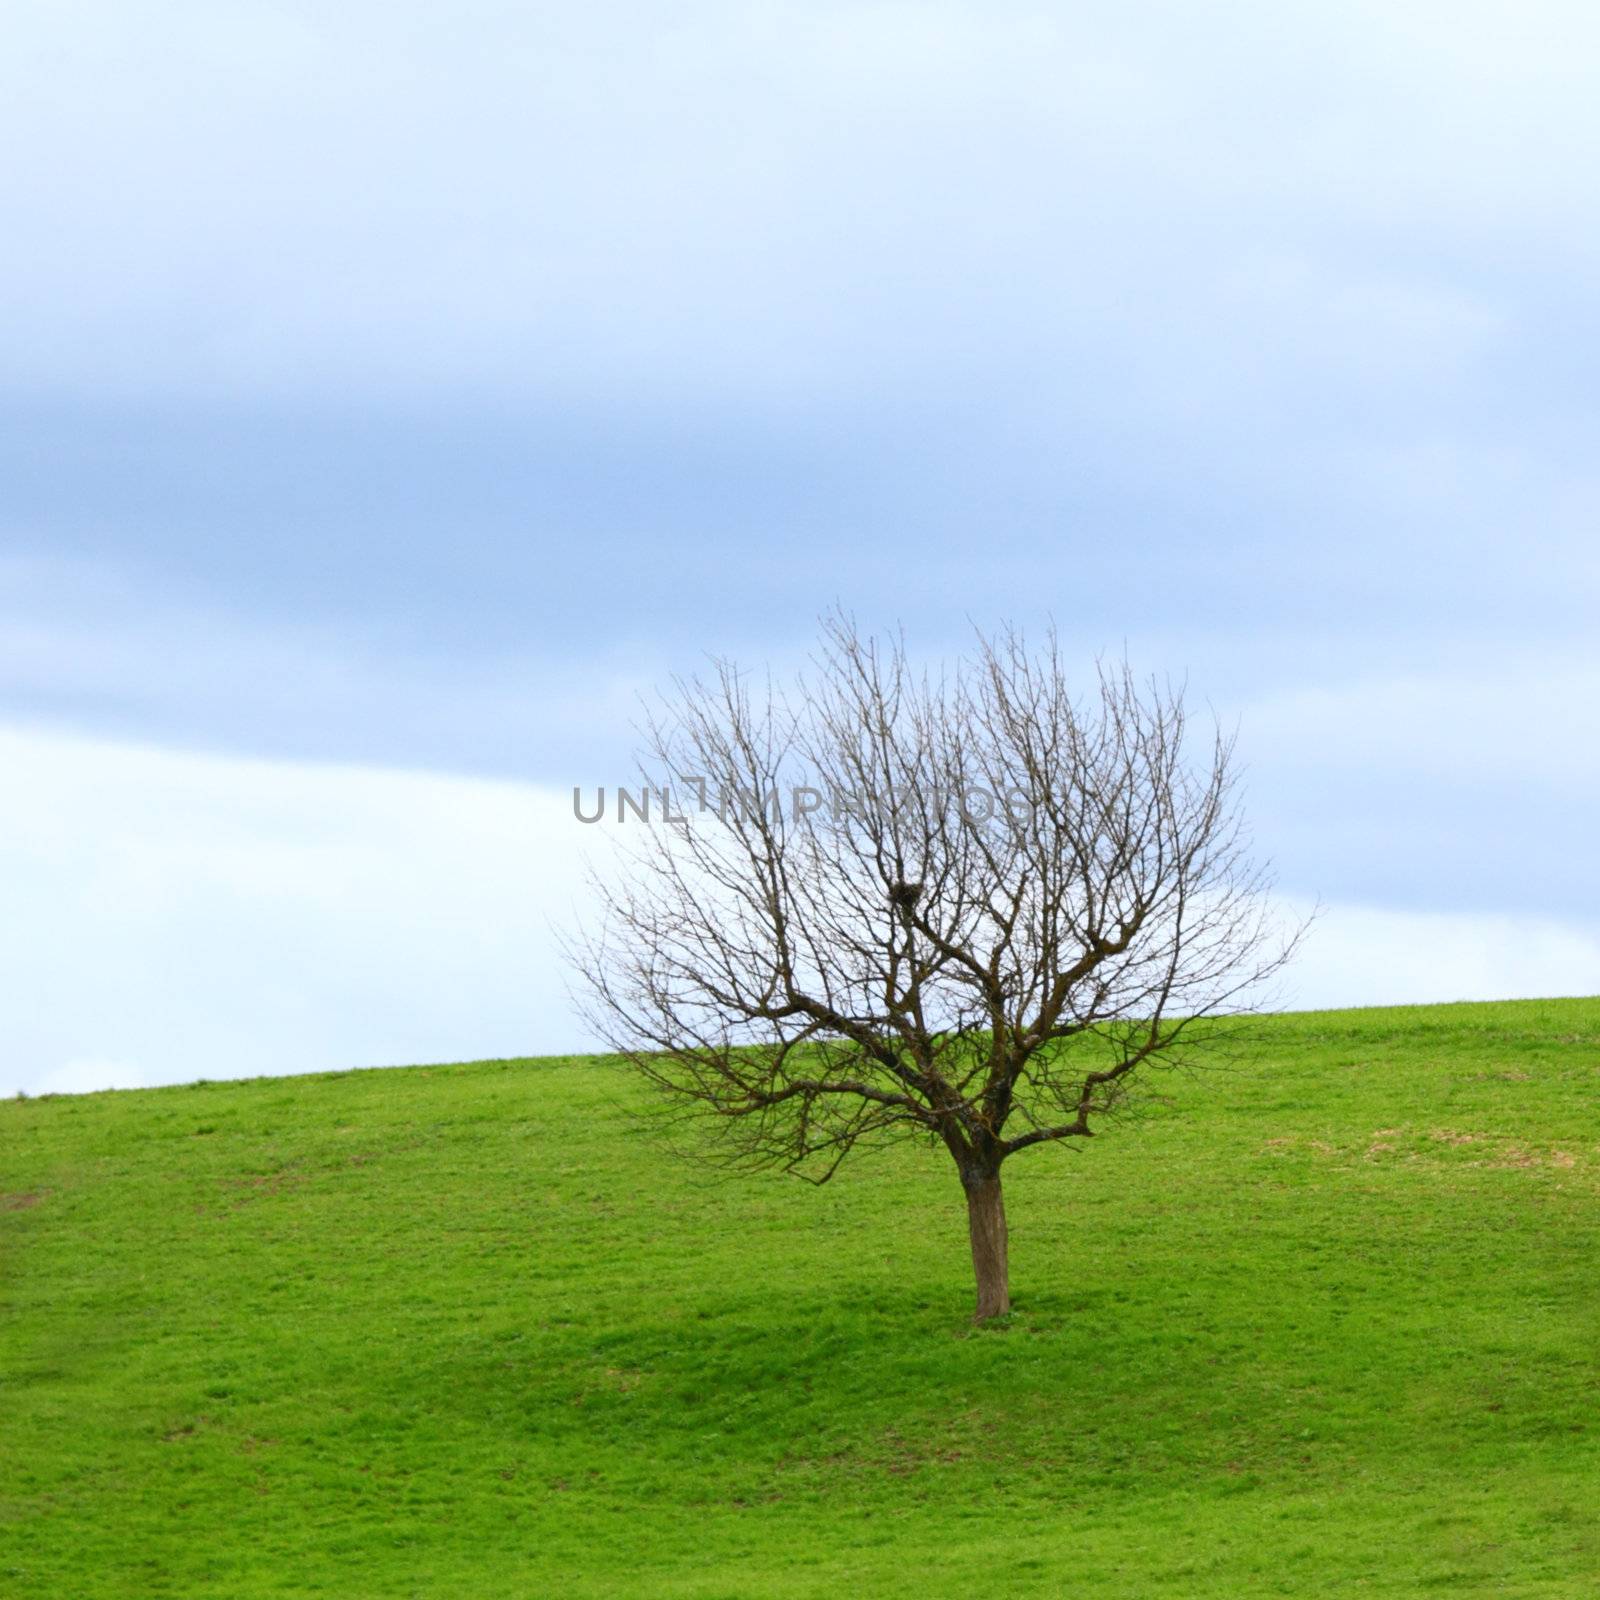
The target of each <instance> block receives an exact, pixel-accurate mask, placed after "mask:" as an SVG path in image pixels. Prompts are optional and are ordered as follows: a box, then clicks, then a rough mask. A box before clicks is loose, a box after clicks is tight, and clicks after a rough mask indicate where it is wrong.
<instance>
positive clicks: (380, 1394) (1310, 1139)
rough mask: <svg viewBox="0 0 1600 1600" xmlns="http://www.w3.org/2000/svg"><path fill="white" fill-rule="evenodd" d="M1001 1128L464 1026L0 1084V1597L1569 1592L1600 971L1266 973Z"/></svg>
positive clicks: (1593, 1307)
mask: <svg viewBox="0 0 1600 1600" xmlns="http://www.w3.org/2000/svg"><path fill="white" fill-rule="evenodd" d="M1165 1087H1166V1089H1167V1091H1168V1093H1169V1094H1170V1097H1171V1104H1170V1107H1169V1108H1168V1109H1167V1110H1165V1111H1163V1112H1161V1113H1160V1114H1158V1115H1155V1116H1153V1117H1151V1118H1149V1119H1147V1120H1144V1121H1141V1122H1138V1123H1134V1124H1129V1125H1126V1126H1123V1127H1119V1128H1117V1129H1115V1130H1114V1131H1111V1132H1109V1133H1108V1134H1106V1135H1104V1136H1103V1137H1101V1138H1099V1139H1096V1140H1094V1141H1092V1142H1091V1143H1089V1144H1087V1145H1086V1146H1085V1147H1083V1148H1082V1149H1081V1150H1077V1151H1066V1150H1044V1151H1033V1152H1030V1153H1028V1154H1027V1155H1025V1156H1022V1157H1019V1158H1018V1159H1017V1160H1016V1161H1015V1162H1014V1163H1012V1164H1011V1165H1010V1166H1009V1167H1008V1168H1007V1184H1008V1202H1009V1207H1010V1212H1011V1224H1012V1235H1013V1240H1012V1272H1013V1290H1014V1294H1015V1298H1016V1301H1017V1306H1018V1310H1017V1312H1016V1314H1015V1315H1014V1317H1013V1318H1012V1319H1011V1320H1010V1323H1009V1325H1006V1326H1001V1327H996V1328H993V1329H986V1330H983V1331H981V1332H979V1331H974V1330H973V1329H971V1328H970V1327H969V1326H968V1325H967V1322H966V1318H967V1315H968V1309H969V1301H970V1293H971V1291H970V1286H969V1281H968V1280H969V1265H968V1261H967V1258H966V1244H965V1218H964V1211H963V1206H962V1202H961V1195H960V1191H959V1189H958V1188H957V1185H956V1183H955V1179H954V1176H953V1173H952V1172H951V1171H949V1170H947V1168H946V1166H945V1164H944V1162H943V1160H942V1158H941V1159H934V1158H933V1157H932V1156H931V1154H930V1153H928V1152H921V1151H914V1150H907V1151H903V1152H897V1153H895V1154H893V1155H891V1156H885V1157H882V1158H877V1159H871V1160H868V1161H866V1162H865V1163H863V1164H861V1165H859V1166H857V1167H856V1168H855V1169H854V1170H853V1171H852V1170H847V1171H846V1172H844V1173H843V1174H841V1176H840V1177H839V1178H838V1179H837V1180H836V1181H835V1183H834V1184H833V1185H831V1186H829V1187H828V1188H825V1189H822V1190H814V1189H811V1188H809V1187H806V1186H805V1185H802V1184H800V1183H797V1182H795V1181H794V1180H792V1179H784V1178H780V1177H763V1178H741V1179H738V1180H733V1181H729V1180H718V1181H715V1182H707V1181H705V1180H703V1179H701V1178H700V1177H698V1176H697V1175H696V1173H695V1172H694V1171H692V1170H691V1169H689V1168H687V1167H685V1166H683V1165H681V1164H679V1163H676V1162H674V1161H672V1160H671V1159H670V1158H669V1157H668V1156H667V1155H666V1154H665V1153H664V1152H663V1151H662V1150H661V1149H659V1148H658V1147H657V1146H656V1145H654V1144H653V1143H650V1142H641V1141H639V1140H638V1139H636V1138H634V1137H632V1136H631V1134H630V1125H629V1121H628V1118H627V1115H626V1112H627V1110H628V1107H629V1106H630V1105H631V1104H636V1103H637V1091H636V1090H635V1088H634V1086H633V1085H632V1083H631V1081H630V1080H629V1079H627V1078H626V1077H624V1076H623V1075H621V1074H620V1073H618V1072H617V1071H616V1070H615V1069H611V1068H608V1067H606V1066H605V1065H603V1064H600V1063H595V1062H590V1061H581V1060H574V1061H562V1060H543V1061H521V1062H484V1063H477V1064H474V1065H469V1066H446V1067H417V1068H411V1069H407V1070H395V1071H384V1072H362V1073H348V1074H339V1075H332V1076H320V1077H302V1078H296V1079H280V1080H273V1081H264V1080H258V1081H254V1082H248V1083H220V1084H205V1085H196V1086H193V1087H188V1088H177V1089H160V1090H151V1091H143V1092H137V1093H118V1094H101V1095H92V1096H83V1097H72V1098H49V1099H43V1100H32V1101H16V1102H7V1103H5V1104H4V1105H0V1191H4V1193H3V1194H0V1251H3V1255H0V1284H3V1290H0V1292H3V1305H0V1319H3V1320H0V1385H3V1387H0V1595H4V1596H6V1597H8V1600H9V1597H33V1596H40V1597H50V1600H97V1597H103V1596H105V1597H109V1596H118V1597H122V1596H140V1597H146V1596H182V1597H185V1600H190V1597H207V1600H209V1597H219V1600H220V1597H227V1600H247V1597H252V1596H266V1595H272V1596H290V1595H294V1596H299V1595H325V1596H337V1597H339V1600H364V1597H368V1596H371V1597H379V1596H382V1597H411V1596H419V1597H424V1596H425V1597H430V1600H432V1597H439V1600H463V1597H476V1596H485V1597H496V1600H500V1597H528V1600H539V1597H544V1596H562V1597H573V1600H583V1597H592V1596H634V1595H638V1596H664V1597H683V1600H688V1597H696V1600H743V1597H747V1596H748V1597H757V1596H783V1597H800V1596H807V1597H810V1596H819V1597H820V1596H834V1595H839V1594H852V1593H853V1594H856V1595H862V1596H885V1597H896V1596H915V1597H917V1600H933V1597H940V1596H956V1595H961V1596H967V1595H972V1594H975V1593H980V1594H981V1593H988V1594H994V1595H997V1596H1007V1597H1011V1596H1057V1595H1062V1594H1072V1595H1075V1596H1077V1595H1087V1596H1129V1597H1135V1596H1137V1597H1143V1596H1151V1595H1154V1596H1160V1595H1172V1596H1183V1597H1190V1596H1230V1597H1233V1596H1241V1595H1251V1596H1254V1595H1307V1596H1319V1597H1320V1596H1328V1595H1346V1594H1350V1595H1354V1594H1360V1595H1417V1594H1423V1593H1428V1592H1435V1591H1438V1592H1449V1593H1468V1594H1472V1593H1479V1594H1484V1595H1495V1596H1506V1595H1512V1596H1524V1595H1527V1596H1532V1595H1591V1594H1594V1593H1595V1592H1597V1591H1600V1524H1597V1515H1600V1191H1597V1185H1600V1119H1597V1117H1596V1102H1597V1095H1600V1000H1569V1001H1550V1002H1545V1001H1529V1002H1517V1003H1507V1004H1495V1005H1462V1006H1440V1007H1428V1008H1417V1009H1397V1010H1376V1011H1352V1012H1337V1013H1334V1012H1327V1013H1319V1014H1307V1015H1299V1016H1289V1017H1282V1018H1277V1019H1273V1020H1272V1021H1271V1022H1270V1023H1267V1024H1265V1025H1263V1028H1262V1031H1261V1033H1260V1035H1259V1039H1258V1042H1257V1043H1256V1044H1255V1045H1254V1046H1253V1048H1252V1049H1251V1051H1250V1053H1249V1054H1248V1056H1246V1057H1244V1058H1243V1059H1241V1060H1239V1061H1238V1062H1237V1063H1236V1064H1235V1065H1234V1066H1233V1067H1232V1068H1231V1069H1230V1070H1229V1071H1227V1072H1225V1073H1217V1074H1212V1075H1207V1076H1205V1077H1203V1078H1193V1079H1183V1080H1174V1081H1169V1082H1168V1083H1167V1084H1166V1085H1165Z"/></svg>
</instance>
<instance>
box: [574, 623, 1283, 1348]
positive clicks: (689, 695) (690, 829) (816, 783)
mask: <svg viewBox="0 0 1600 1600" xmlns="http://www.w3.org/2000/svg"><path fill="white" fill-rule="evenodd" d="M1186 732H1187V725H1186V718H1185V713H1184V707H1183V699H1182V693H1181V691H1179V690H1175V689H1173V688H1171V687H1169V686H1166V685H1163V684H1159V683H1154V682H1152V683H1144V682H1141V681H1139V680H1137V679H1136V678H1135V677H1134V676H1133V675H1132V674H1131V672H1130V671H1129V669H1128V668H1127V666H1126V665H1125V664H1118V665H1112V666H1105V665H1102V667H1101V668H1100V669H1099V670H1098V674H1097V677H1096V678H1095V679H1094V680H1093V681H1092V683H1091V685H1090V688H1089V692H1088V694H1087V695H1086V696H1083V697H1081V698H1080V697H1078V696H1076V695H1074V693H1073V692H1072V688H1071V685H1070V683H1069V679H1068V673H1067V671H1066V668H1065V666H1064V663H1063V661H1062V659H1061V654H1060V649H1059V645H1058V642H1057V640H1056V638H1055V636H1054V635H1053V634H1052V635H1051V636H1049V637H1048V639H1047V640H1046V641H1045V644H1044V646H1043V648H1042V649H1032V648H1030V647H1029V645H1028V643H1027V641H1026V640H1024V638H1023V637H1022V636H1021V635H1020V634H1018V633H1017V632H1015V631H1013V630H1004V631H1002V632H1000V633H998V634H996V635H993V636H983V635H979V636H978V638H977V640H976V644H975V647H974V649H973V651H972V653H971V654H969V655H968V656H967V657H965V658H963V660H962V661H961V662H960V663H958V664H957V665H956V666H954V667H951V668H948V669H943V670H941V671H939V672H937V673H932V672H928V671H918V670H915V669H914V667H913V665H912V663H911V661H910V660H909V659H908V655H907V651H906V648H905V644H904V641H903V639H900V638H894V639H890V640H887V641H879V640H874V639H871V638H864V637H863V636H862V635H861V634H859V633H858V631H857V630H856V628H855V626H854V624H853V623H852V622H851V621H850V620H849V619H847V618H844V617H840V616H835V617H833V618H830V619H828V620H827V621H826V622H825V624H824V633H823V638H822V644H821V647H820V649H819V651H818V653H817V655H816V656H815V658H814V668H813V670H812V671H810V672H808V673H805V674H802V675H801V676H800V677H799V678H798V679H797V680H796V682H795V683H794V684H793V685H791V686H790V687H789V688H787V689H780V688H777V687H775V686H774V685H773V684H772V682H771V681H770V679H769V680H767V681H765V682H764V683H760V684H756V683H753V682H752V680H751V678H750V677H749V676H747V675H745V674H742V673H741V672H739V671H738V670H737V669H736V668H735V667H734V666H733V665H731V664H728V663H717V664H716V666H715V670H714V671H713V672H712V673H711V674H710V675H709V677H708V678H706V679H700V678H695V679H691V680H686V681H685V680H678V681H676V682H675V684H674V688H673V692H672V693H671V694H669V695H668V696H667V697H666V698H665V700H664V702H663V704H662V706H661V708H660V709H659V710H657V711H656V712H654V713H652V714H651V715H650V716H649V717H648V718H647V721H646V723H645V726H644V728H643V733H644V749H643V752H642V755H641V765H640V774H641V785H640V793H639V794H630V797H629V800H630V803H629V804H626V805H624V804H623V803H622V801H621V797H620V796H619V810H620V812H621V814H622V815H623V816H625V817H626V819H627V820H626V822H625V823H624V824H623V825H622V827H621V828H620V829H619V830H618V835H619V836H620V835H626V843H625V849H624V854H625V858H626V866H625V868H624V870H622V871H620V872H619V871H613V872H611V873H609V874H605V875H602V876H601V878H600V879H599V880H598V881H597V887H598V888H599V892H600V894H601V898H602V904H603V907H604V913H603V922H602V925H600V926H598V927H597V928H595V929H593V930H590V931H589V932H587V933H586V934H583V935H580V936H578V937H577V938H576V940H575V941H574V943H573V945H572V946H571V952H570V953H571V955H572V957H573V959H574V960H575V962H576V965H577V969H578V972H579V975H580V977H581V979H582V980H583V982H582V988H583V991H584V993H585V995H586V997H587V1009H588V1012H589V1015H590V1017H591V1018H592V1020H593V1021H594V1023H595V1025H596V1026H597V1027H598V1028H599V1029H600V1031H601V1033H602V1035H603V1036H604V1037H605V1038H607V1039H608V1040H609V1042H610V1043H611V1044H612V1045H613V1047H614V1048H615V1049H616V1050H617V1051H618V1052H619V1053H620V1054H621V1055H622V1056H623V1057H624V1058H625V1059H626V1061H627V1062H628V1063H629V1064H631V1066H632V1067H633V1068H635V1069H636V1070H637V1071H638V1072H639V1073H640V1074H642V1075H643V1077H644V1078H646V1079H647V1080H648V1081H649V1082H650V1083H651V1084H653V1085H654V1086H655V1087H656V1088H657V1089H659V1090H661V1091H663V1092H664V1093H665V1094H666V1095H667V1096H668V1097H669V1098H670V1099H671V1100H672V1101H673V1102H674V1103H675V1104H676V1105H678V1106H679V1107H680V1108H683V1109H686V1110H688V1111H689V1112H691V1113H696V1114H702V1115H703V1118H704V1120H705V1122H706V1124H708V1125H709V1127H710V1128H711V1129H714V1130H716V1131H718V1132H720V1134H721V1135H722V1136H723V1138H724V1140H725V1141H726V1142H725V1144H724V1145H723V1146H722V1149H723V1152H724V1153H725V1154H726V1155H727V1156H729V1157H731V1158H732V1159H734V1160H735V1161H741V1162H753V1163H760V1164H775V1165H779V1166H782V1167H785V1168H787V1169H789V1170H792V1171H796V1172H799V1173H801V1174H802V1175H804V1176H808V1177H811V1178H813V1179H814V1180H816V1181H825V1180H826V1179H827V1178H828V1177H829V1176H831V1175H832V1173H833V1172H834V1170H835V1169H836V1168H837V1166H838V1164H839V1162H840V1161H841V1160H842V1159H843V1157H844V1156H845V1155H847V1154H848V1153H849V1152H850V1151H851V1150H853V1149H855V1148H856V1147H857V1146H858V1145H862V1144H864V1143H865V1142H867V1141H883V1140H889V1139H895V1138H910V1139H917V1140H921V1141H924V1142H926V1143H928V1144H930V1145H932V1146H935V1147H942V1148H943V1149H944V1150H945V1151H947V1152H948V1154H949V1156H950V1158H951V1159H952V1160H953V1162H954V1164H955V1169H956V1172H957V1174H958V1175H959V1177H960V1181H961V1185H962V1188H963V1189H964V1191H965V1194H966V1204H967V1217H968V1226H969V1232H970V1238H971V1245H972V1260H973V1267H974V1270H975V1273H976V1277H977V1313H976V1316H977V1320H979V1321H982V1320H984V1319H986V1318H990V1317H994V1316H997V1315H1001V1314H1003V1313H1005V1312H1007V1311H1009V1309H1010V1287H1009V1266H1008V1249H1007V1232H1006V1217H1005V1208H1004V1203H1003V1200H1002V1194H1001V1183H1000V1174H1001V1168H1002V1166H1003V1164H1004V1163H1005V1162H1006V1161H1007V1160H1008V1159H1009V1158H1010V1157H1012V1156H1014V1155H1016V1154H1018V1153H1019V1152H1021V1151H1023V1150H1028V1149H1031V1148H1033V1147H1035V1146H1043V1145H1054V1144H1058V1143H1059V1142H1061V1141H1063V1140H1069V1139H1085V1138H1088V1137H1089V1136H1090V1135H1091V1134H1092V1133H1094V1132H1095V1130H1096V1127H1097V1126H1098V1125H1100V1124H1101V1123H1102V1122H1103V1121H1104V1119H1105V1118H1106V1117H1107V1116H1108V1115H1111V1114H1114V1113H1115V1112H1116V1111H1117V1110H1118V1109H1119V1108H1120V1107H1124V1106H1125V1104H1126V1101H1127V1096H1128V1093H1129V1090H1130V1080H1131V1079H1132V1078H1133V1075H1134V1074H1135V1073H1136V1072H1138V1071H1139V1069H1150V1068H1155V1067H1158V1066H1171V1065H1174V1064H1176V1063H1179V1062H1182V1061H1189V1060H1192V1059H1195V1051H1196V1050H1197V1049H1199V1048H1201V1047H1204V1046H1206V1045H1207V1044H1208V1043H1210V1042H1211V1041H1212V1039H1213V1037H1214V1035H1215V1032H1216V1024H1215V1022H1214V1021H1212V1020H1210V1019H1215V1018H1216V1017H1218V1016H1219V1015H1222V1014H1229V1015H1234V1014H1238V1013H1240V1012H1242V1011H1244V1010H1248V1009H1249V1008H1250V1005H1251V1003H1252V997H1253V996H1254V995H1255V994H1257V993H1258V992H1259V986H1260V985H1261V984H1262V982H1263V981H1264V980H1265V979H1267V978H1268V977H1269V976H1270V975H1271V974H1273V973H1274V972H1275V971H1276V970H1277V969H1278V968H1279V967H1280V966H1281V965H1282V963H1283V962H1284V961H1285V960H1286V959H1287V958H1288V955H1289V953H1290V950H1291V948H1292V946H1293V943H1294V936H1293V935H1291V936H1290V937H1289V938H1288V939H1287V940H1285V939H1284V938H1282V937H1278V936H1275V935H1274V932H1273V924H1272V921H1271V919H1270V914H1269V912H1268V908H1267V905H1266V901H1265V897H1264V891H1265V889H1266V888H1267V883H1266V880H1265V878H1264V876H1263V874H1262V872H1261V870H1260V869H1259V868H1257V867H1256V866H1254V865H1252V863H1251V861H1250V859H1249V852H1248V842H1247V839H1246V837H1245V834H1244V832H1243V828H1242V823H1241V820H1240V814H1239V811H1238V807H1237V804H1236V798H1235V787H1234V781H1233V777H1232V774H1231V755H1232V741H1231V739H1230V738H1228V737H1226V736H1224V735H1223V734H1222V733H1221V732H1220V731H1219V730H1216V729H1215V728H1212V729H1211V730H1210V731H1209V733H1208V736H1207V738H1206V740H1205V747H1204V750H1203V753H1202V756H1201V759H1200V760H1199V761H1198V763H1194V764H1191V762H1190V761H1189V759H1188V757H1187V755H1186V752H1185V736H1186ZM574 798H575V809H576V796H575V797H574ZM641 801H642V805H641ZM652 804H653V805H654V806H655V810H654V812H653V814H652V815H651V817H650V819H649V823H648V825H644V824H643V823H642V822H641V819H640V818H639V816H638V812H639V811H640V810H641V809H642V808H644V807H648V806H650V805H652ZM607 820H608V822H612V823H613V825H614V821H615V819H612V818H611V817H610V816H609V814H608V817H607ZM630 830H631V831H630ZM696 1148H698V1149H703V1150H704V1151H705V1152H706V1153H707V1154H708V1155H711V1154H713V1153H714V1152H715V1150H716V1144H715V1142H714V1141H713V1142H711V1143H706V1144H701V1145H697V1146H696Z"/></svg>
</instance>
